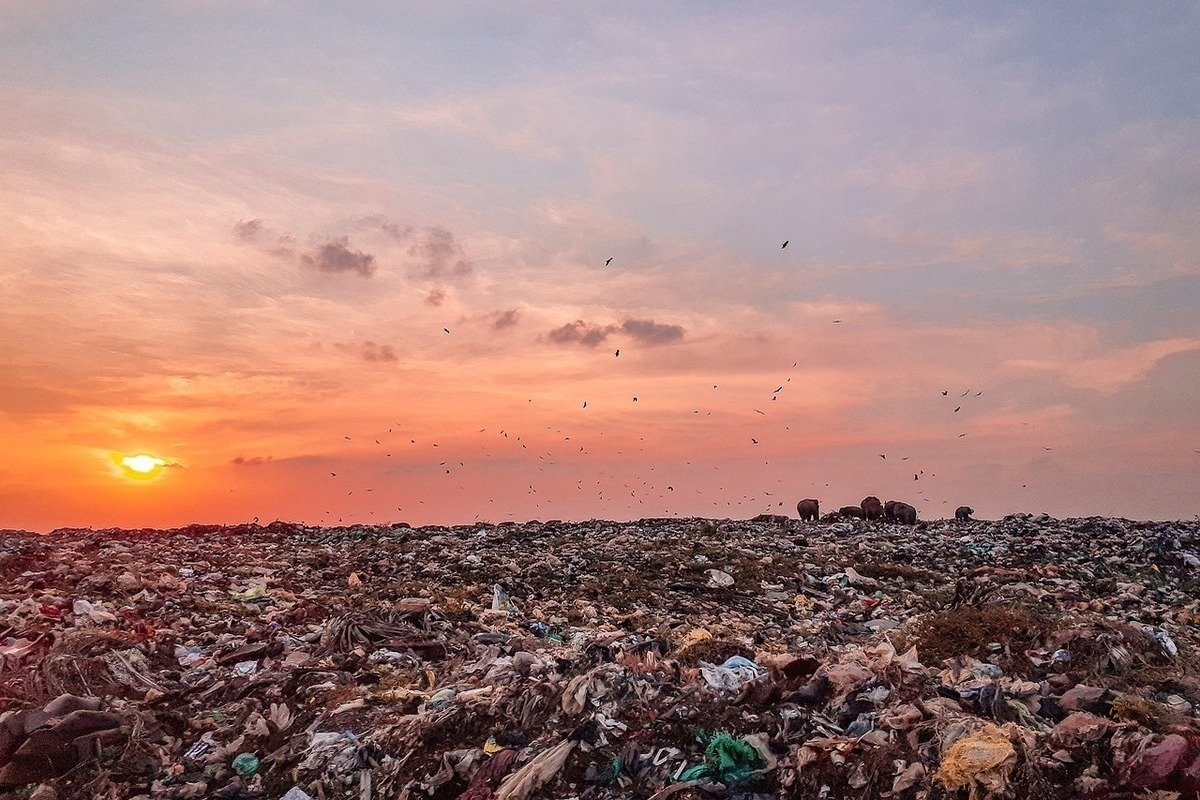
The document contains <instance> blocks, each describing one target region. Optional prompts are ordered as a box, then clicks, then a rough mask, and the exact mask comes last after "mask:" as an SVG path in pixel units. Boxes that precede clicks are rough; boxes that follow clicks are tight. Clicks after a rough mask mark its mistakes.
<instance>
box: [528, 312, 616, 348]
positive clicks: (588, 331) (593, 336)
mask: <svg viewBox="0 0 1200 800" xmlns="http://www.w3.org/2000/svg"><path fill="white" fill-rule="evenodd" d="M617 330H619V329H618V328H617V326H616V325H605V326H604V327H601V326H599V325H593V324H592V323H590V322H584V321H583V320H581V319H577V320H575V321H574V322H568V323H567V324H566V325H563V326H561V327H558V328H555V329H554V330H552V331H550V332H549V333H547V334H546V338H547V339H549V340H550V341H552V342H554V343H555V344H572V343H576V344H581V345H584V346H585V347H595V346H596V345H598V344H602V343H603V342H604V340H605V339H607V338H608V337H609V336H610V335H611V334H613V333H616V332H617Z"/></svg>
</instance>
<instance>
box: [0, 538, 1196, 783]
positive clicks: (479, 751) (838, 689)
mask: <svg viewBox="0 0 1200 800" xmlns="http://www.w3.org/2000/svg"><path fill="white" fill-rule="evenodd" d="M1198 598H1200V522H1196V521H1192V522H1171V523H1151V522H1131V521H1127V520H1119V519H1103V518H1087V519H1070V520H1056V519H1050V518H1048V517H1046V516H1041V517H1031V516H1028V515H1020V516H1010V517H1006V518H1005V519H1003V520H1000V521H995V522H985V521H966V520H945V521H934V522H928V523H922V524H920V525H916V526H910V525H898V524H894V523H892V522H887V521H873V522H868V521H865V520H859V519H846V520H840V521H837V522H833V523H818V522H799V521H796V520H793V519H788V518H786V517H777V516H763V517H758V518H755V519H753V520H745V521H734V520H701V519H647V520H641V521H638V522H633V523H617V522H605V521H589V522H578V523H569V522H559V521H551V522H545V523H543V522H531V523H525V524H500V525H487V524H479V525H474V526H469V527H453V528H445V527H427V528H420V529H414V528H410V527H408V526H407V525H402V524H401V525H394V526H381V527H343V528H310V527H301V526H296V525H290V524H285V523H281V522H276V523H272V524H271V525H267V526H265V527H262V526H258V525H243V526H235V527H218V526H191V527H188V528H182V529H175V530H170V531H149V530H143V531H121V530H105V531H91V530H65V531H57V532H55V533H53V534H51V535H48V536H36V535H31V534H24V533H19V532H5V533H0V797H4V798H29V797H33V798H37V799H38V800H56V799H57V800H67V799H68V798H143V799H144V798H181V799H184V798H227V799H229V800H233V799H235V798H270V799H271V800H277V799H278V798H285V800H305V799H306V798H319V799H321V800H332V798H359V799H360V800H365V799H366V798H372V797H378V798H393V797H395V798H408V799H409V800H417V799H418V798H462V799H463V800H524V799H525V798H566V797H578V798H617V797H622V798H626V797H639V798H653V800H665V798H668V797H674V798H676V800H685V799H686V798H702V797H717V798H725V797H737V798H769V797H796V798H829V800H836V798H868V797H869V798H905V799H908V800H913V799H915V798H929V799H930V800H935V799H936V798H968V797H969V798H1056V799H1057V798H1071V797H1079V798H1092V799H1094V800H1101V799H1103V798H1142V799H1143V800H1149V799H1150V798H1156V799H1157V800H1170V799H1171V798H1195V797H1197V796H1198V794H1200V719H1198V716H1197V709H1198V708H1200V628H1198V627H1197V623H1198V622H1200V599H1198Z"/></svg>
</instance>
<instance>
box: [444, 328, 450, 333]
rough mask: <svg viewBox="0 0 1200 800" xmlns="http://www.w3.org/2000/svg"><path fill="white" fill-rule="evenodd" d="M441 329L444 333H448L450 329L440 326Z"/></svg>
mask: <svg viewBox="0 0 1200 800" xmlns="http://www.w3.org/2000/svg"><path fill="white" fill-rule="evenodd" d="M442 330H444V331H445V332H446V333H449V332H450V329H449V328H442Z"/></svg>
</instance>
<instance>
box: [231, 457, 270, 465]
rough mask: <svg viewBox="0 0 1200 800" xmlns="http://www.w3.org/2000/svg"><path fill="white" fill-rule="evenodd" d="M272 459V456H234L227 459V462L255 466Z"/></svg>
mask: <svg viewBox="0 0 1200 800" xmlns="http://www.w3.org/2000/svg"><path fill="white" fill-rule="evenodd" d="M273 459H274V456H252V457H250V458H246V457H245V456H237V457H236V458H231V459H229V463H230V464H236V465H237V466H239V467H257V466H260V465H262V464H265V463H267V462H268V461H271V460H273Z"/></svg>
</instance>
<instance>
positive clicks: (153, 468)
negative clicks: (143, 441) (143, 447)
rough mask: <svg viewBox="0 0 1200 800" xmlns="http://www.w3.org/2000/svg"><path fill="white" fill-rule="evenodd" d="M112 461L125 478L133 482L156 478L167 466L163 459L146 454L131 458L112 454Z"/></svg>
mask: <svg viewBox="0 0 1200 800" xmlns="http://www.w3.org/2000/svg"><path fill="white" fill-rule="evenodd" d="M113 461H114V462H115V463H116V465H117V466H118V467H120V468H121V471H122V472H123V473H124V474H125V477H127V478H133V479H135V480H147V479H149V478H154V477H156V476H157V475H158V474H159V473H161V472H162V470H163V467H165V466H166V465H167V462H166V460H165V459H162V458H159V457H158V456H152V455H150V454H148V453H138V454H136V455H132V456H123V455H120V454H116V453H114V454H113Z"/></svg>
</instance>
